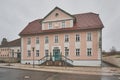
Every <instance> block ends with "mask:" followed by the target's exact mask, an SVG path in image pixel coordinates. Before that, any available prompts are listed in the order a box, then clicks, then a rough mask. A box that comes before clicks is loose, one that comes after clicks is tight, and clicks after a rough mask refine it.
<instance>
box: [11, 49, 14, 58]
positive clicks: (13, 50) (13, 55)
mask: <svg viewBox="0 0 120 80" xmlns="http://www.w3.org/2000/svg"><path fill="white" fill-rule="evenodd" d="M11 57H14V50H13V49H12V55H11Z"/></svg>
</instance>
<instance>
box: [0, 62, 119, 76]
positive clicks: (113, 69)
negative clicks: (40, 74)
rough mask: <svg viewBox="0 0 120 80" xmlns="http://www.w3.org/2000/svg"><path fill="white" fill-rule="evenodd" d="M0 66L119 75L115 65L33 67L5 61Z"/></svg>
mask: <svg viewBox="0 0 120 80" xmlns="http://www.w3.org/2000/svg"><path fill="white" fill-rule="evenodd" d="M0 67H4V68H14V69H25V70H36V71H49V72H61V73H75V74H88V75H120V68H116V67H56V66H36V65H35V67H34V68H33V66H32V65H23V64H18V63H15V64H11V66H8V64H7V63H6V64H5V63H1V64H0Z"/></svg>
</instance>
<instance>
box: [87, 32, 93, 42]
mask: <svg viewBox="0 0 120 80" xmlns="http://www.w3.org/2000/svg"><path fill="white" fill-rule="evenodd" d="M91 40H92V34H91V32H88V33H87V41H91Z"/></svg>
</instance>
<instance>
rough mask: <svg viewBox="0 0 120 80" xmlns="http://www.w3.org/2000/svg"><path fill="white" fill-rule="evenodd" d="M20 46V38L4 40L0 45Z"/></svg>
mask: <svg viewBox="0 0 120 80" xmlns="http://www.w3.org/2000/svg"><path fill="white" fill-rule="evenodd" d="M20 46H21V39H20V38H19V39H16V40H13V41H10V42H6V43H5V44H3V45H0V48H2V47H20Z"/></svg>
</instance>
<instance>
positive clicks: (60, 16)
mask: <svg viewBox="0 0 120 80" xmlns="http://www.w3.org/2000/svg"><path fill="white" fill-rule="evenodd" d="M69 19H74V17H73V16H72V15H71V14H69V13H67V12H65V11H64V10H62V9H60V8H58V7H56V8H54V9H53V10H52V11H51V12H50V13H49V14H48V15H47V16H45V17H44V18H43V21H42V22H50V21H60V20H69Z"/></svg>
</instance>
